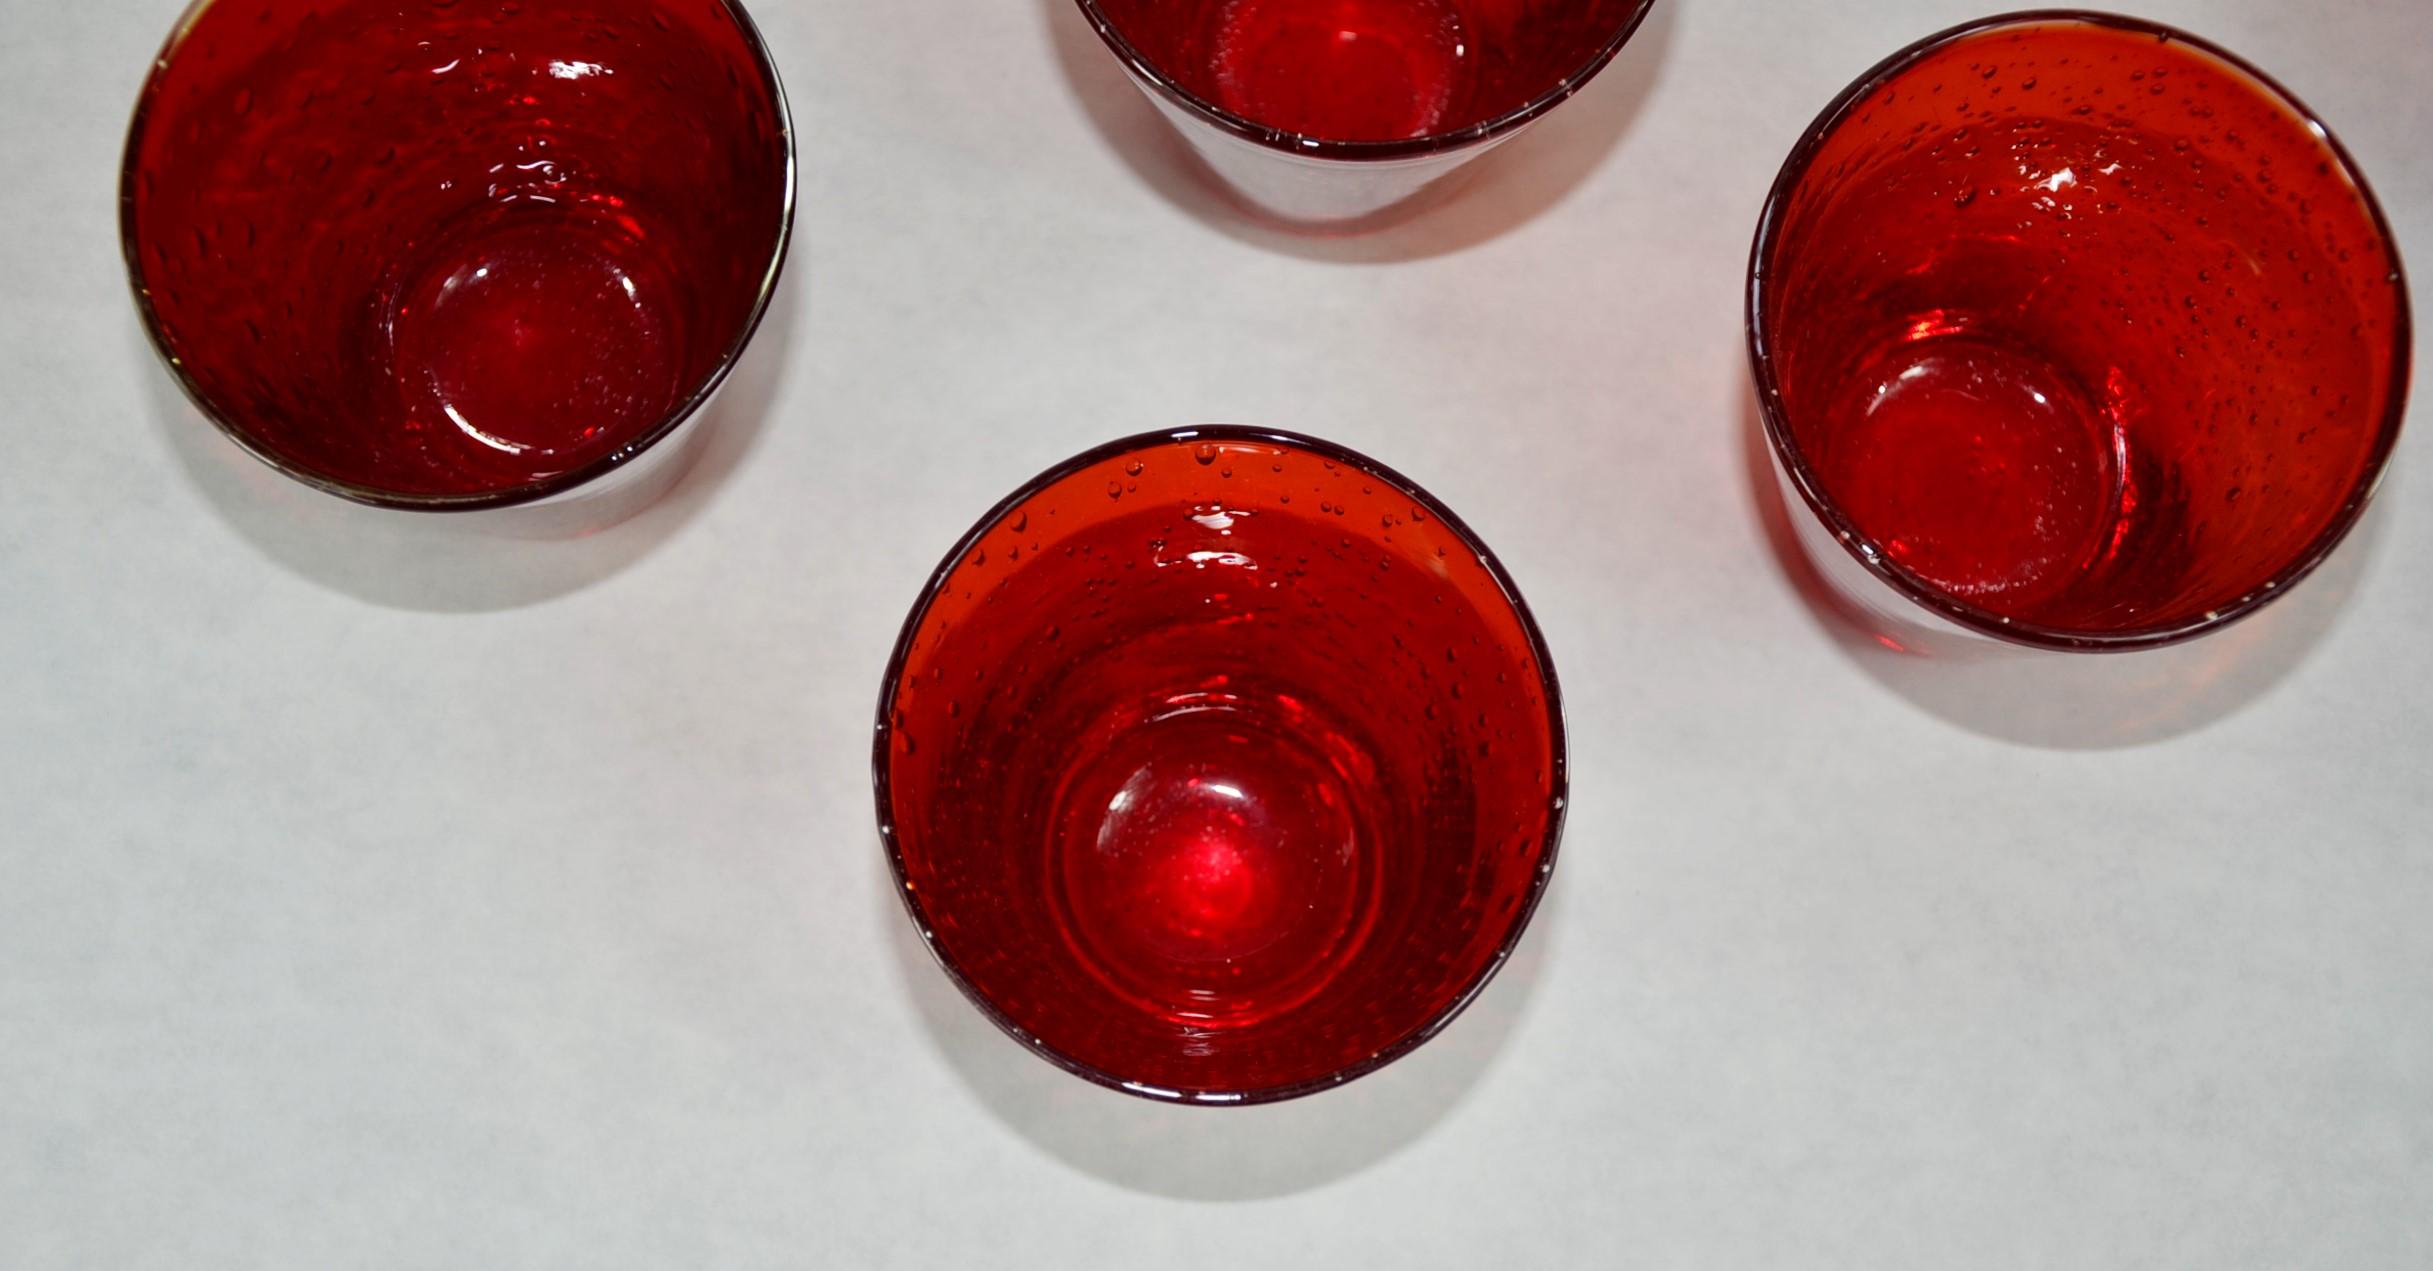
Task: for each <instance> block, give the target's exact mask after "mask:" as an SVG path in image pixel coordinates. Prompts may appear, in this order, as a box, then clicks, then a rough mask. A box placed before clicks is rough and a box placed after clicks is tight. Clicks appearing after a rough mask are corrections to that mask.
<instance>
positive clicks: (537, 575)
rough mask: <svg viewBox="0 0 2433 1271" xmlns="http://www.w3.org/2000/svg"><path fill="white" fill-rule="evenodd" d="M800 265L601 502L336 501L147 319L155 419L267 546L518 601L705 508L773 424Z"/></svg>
mask: <svg viewBox="0 0 2433 1271" xmlns="http://www.w3.org/2000/svg"><path fill="white" fill-rule="evenodd" d="M801 278H802V271H800V270H794V271H789V272H788V273H787V274H786V275H785V276H784V277H782V278H781V279H780V280H779V282H778V285H777V288H776V290H775V292H774V293H773V294H772V296H771V299H770V303H769V308H768V310H767V312H766V314H765V315H764V316H763V318H762V321H761V328H760V333H759V335H758V336H757V337H756V338H755V339H754V342H753V347H752V348H750V349H746V350H745V351H744V352H743V354H742V355H741V356H740V357H739V359H738V360H737V362H736V364H735V367H734V369H733V371H732V372H731V373H730V374H729V375H728V377H727V379H726V382H725V383H724V384H723V385H722V386H721V387H720V389H719V391H718V393H717V395H716V396H715V397H713V398H712V399H711V400H710V402H709V404H708V405H707V406H706V407H704V408H703V410H702V412H701V414H700V416H699V417H697V418H695V419H694V420H692V421H691V422H690V423H688V424H687V425H685V427H684V429H683V430H682V431H680V432H679V433H678V434H676V436H675V437H673V438H672V439H670V440H669V441H668V442H667V443H666V444H667V445H668V446H671V447H678V448H680V450H679V452H678V453H675V454H672V455H669V456H666V457H665V459H664V460H661V461H659V465H658V466H659V470H658V471H654V472H651V473H649V474H646V481H645V482H644V483H643V484H639V485H634V486H628V487H622V488H618V489H614V490H607V491H604V495H603V498H602V499H600V500H598V501H594V500H591V499H583V500H579V501H575V502H571V503H564V504H541V505H533V506H529V507H524V508H503V509H495V510H492V511H485V512H478V513H472V514H452V513H430V512H408V511H398V510H393V509H388V508H378V507H369V506H365V505H362V504H357V503H351V502H348V501H346V500H343V499H336V498H332V497H330V496H329V495H326V494H323V493H321V492H320V491H318V490H315V489H313V488H311V487H309V486H306V485H304V484H302V483H300V482H297V481H294V480H291V479H289V478H288V477H286V476H284V475H282V474H281V473H279V472H277V471H275V470H274V469H272V468H271V467H270V466H268V465H267V464H264V463H262V462H260V461H258V460H256V459H255V458H254V457H253V456H251V455H249V454H247V453H245V452H244V451H243V450H242V449H240V448H239V447H237V446H235V445H233V444H231V443H230V442H229V440H228V439H227V438H226V437H225V436H223V435H222V434H221V432H220V430H219V429H217V428H215V427H214V426H213V425H212V423H211V421H210V420H208V419H206V418H205V417H204V416H203V414H202V412H201V411H199V410H198V409H196V407H195V406H194V404H193V403H192V402H191V401H189V400H188V399H187V397H186V395H185V393H184V392H183V391H182V390H181V389H180V388H179V386H178V384H177V382H176V380H175V379H174V378H172V377H171V375H170V374H169V372H168V370H167V368H165V367H164V366H163V365H162V364H161V362H160V359H159V358H158V357H156V356H155V355H154V353H153V349H152V346H151V343H150V341H149V339H148V338H147V337H146V336H145V334H144V332H143V329H142V327H141V325H140V323H131V324H130V326H129V347H130V353H129V356H130V357H131V358H133V359H134V361H135V363H136V364H137V365H138V366H140V367H141V368H142V369H141V370H140V371H139V374H140V375H141V376H142V377H143V381H144V389H145V397H146V399H147V402H148V407H149V413H150V415H151V417H152V418H151V423H152V426H153V428H154V429H155V431H157V432H158V433H159V435H160V437H161V440H162V442H163V443H164V444H165V445H166V446H167V447H168V448H169V450H170V452H171V453H173V454H175V455H176V456H177V459H178V464H179V467H180V468H182V469H183V470H184V472H185V474H186V477H187V479H188V481H189V483H190V484H191V485H192V486H193V487H194V489H195V490H196V491H197V492H198V493H199V494H201V495H202V497H203V499H204V501H205V502H206V503H208V504H209V505H210V506H211V508H212V510H213V511H214V512H216V513H217V514H218V515H219V517H220V519H221V520H222V521H224V522H225V523H226V524H227V525H228V526H229V527H230V528H231V529H234V530H235V531H236V532H237V533H238V534H239V535H240V536H241V537H243V538H244V539H245V540H247V541H248V542H249V543H251V544H252V545H253V546H254V547H255V548H256V549H258V550H259V551H261V552H262V554H263V555H265V556H267V557H269V558H271V559H272V560H274V561H277V562H278V563H279V564H280V565H282V566H284V567H285V568H287V569H289V570H291V571H293V572H295V573H296V574H298V575H301V576H302V577H305V578H307V579H310V580H312V581H313V582H314V583H316V584H318V585H320V586H323V587H327V588H330V589H331V590H333V591H338V592H342V593H345V594H347V595H351V596H354V597H356V598H358V599H362V600H366V601H370V602H372V603H374V604H380V605H385V606H388V607H390V608H395V609H407V610H423V611H430V612H439V613H465V612H482V611H492V610H502V609H515V608H520V607H523V606H525V605H530V604H535V603H538V602H540V601H544V600H548V599H550V598H552V597H556V596H561V595H565V594H567V593H570V592H573V591H577V590H580V589H581V588H583V587H586V586H589V585H590V584H592V583H595V582H598V581H600V580H601V579H603V578H607V577H609V576H611V575H613V574H615V573H617V572H618V571H620V570H622V569H624V568H626V567H627V566H629V565H631V564H633V563H634V562H635V561H637V560H640V559H641V558H642V557H644V556H646V555H648V554H649V553H650V552H651V551H652V550H653V549H654V548H656V547H657V546H658V545H659V544H660V543H662V542H665V541H666V540H667V539H668V537H669V536H671V535H673V534H674V533H675V532H676V531H677V530H678V529H680V528H681V527H682V526H683V525H684V524H685V523H687V522H688V521H690V520H691V519H692V517H693V516H695V515H696V514H698V513H699V512H700V510H701V509H702V508H704V507H706V506H707V505H708V504H709V503H710V502H711V501H712V500H713V499H714V498H715V497H716V494H717V491H718V489H719V488H720V487H721V486H722V485H723V484H724V483H725V481H726V479H727V477H728V476H729V475H731V474H732V473H733V472H734V470H735V469H736V467H737V466H739V465H740V464H741V463H742V462H743V459H744V457H745V456H746V455H747V454H748V453H749V452H750V451H751V450H752V448H753V446H754V444H755V443H756V442H757V440H758V438H759V436H760V432H761V430H762V429H763V428H764V427H766V426H767V423H768V419H769V415H770V412H771V409H772V407H773V405H774V403H775V401H776V399H777V394H778V391H779V389H780V387H781V385H782V382H783V379H784V375H785V367H786V358H787V350H788V346H790V345H791V344H792V342H793V332H794V330H795V327H796V323H797V318H798V314H799V310H800V305H801V303H802V302H801V296H800V288H801V287H802V286H803V285H804V284H803V283H802V281H801Z"/></svg>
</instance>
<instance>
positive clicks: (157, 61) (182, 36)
mask: <svg viewBox="0 0 2433 1271" xmlns="http://www.w3.org/2000/svg"><path fill="white" fill-rule="evenodd" d="M218 2H219V0H193V3H191V4H189V5H188V6H187V7H186V10H185V12H183V13H182V14H180V15H179V16H178V20H177V25H176V26H175V27H173V28H172V29H171V30H170V32H169V38H168V39H167V40H166V41H165V42H163V43H162V45H161V48H160V52H159V53H157V54H155V55H154V56H153V59H152V69H151V71H150V72H149V73H147V74H146V75H145V76H144V83H143V87H142V88H141V89H140V90H138V91H137V93H136V97H135V113H134V117H133V118H132V119H131V120H129V122H128V124H127V139H126V149H125V152H124V154H123V155H122V156H121V159H120V163H119V177H118V246H119V254H120V256H121V257H122V258H123V259H124V260H125V262H126V266H127V288H128V290H129V292H131V293H132V294H133V296H134V298H135V308H136V312H137V315H138V316H139V317H140V318H141V319H142V320H143V328H144V335H145V337H146V339H147V340H148V341H149V342H150V344H151V346H152V351H153V353H154V354H155V355H157V356H158V357H159V358H160V361H161V364H162V365H163V366H164V367H166V368H167V369H168V371H169V376H170V378H171V379H174V380H176V381H177V386H178V389H179V390H180V391H181V392H183V393H184V394H185V397H186V400H187V401H188V402H189V403H191V404H192V405H193V406H194V408H195V409H196V410H197V411H199V412H201V414H202V415H203V417H204V418H205V419H208V420H210V421H211V424H212V426H213V427H215V428H217V429H218V430H219V431H220V433H221V435H223V436H225V437H227V438H228V439H229V440H231V441H233V442H235V443H236V444H237V445H238V447H240V448H241V449H243V450H244V451H245V453H247V454H249V455H252V456H253V457H254V458H255V459H258V460H260V461H261V462H262V463H264V464H265V465H267V466H269V467H270V468H272V469H274V470H276V471H277V472H279V473H280V474H281V475H282V476H286V477H289V478H292V479H293V480H295V481H297V482H300V483H302V484H304V485H307V486H310V487H312V488H313V489H316V490H319V491H321V492H322V493H324V494H331V495H335V496H337V497H339V498H342V499H346V500H348V501H350V502H354V503H360V504H365V505H368V506H371V507H377V508H388V509H393V510H397V511H406V512H481V511H488V510H491V509H496V508H507V507H515V506H518V505H521V504H527V503H537V502H539V501H541V500H543V499H547V498H551V497H553V496H555V495H559V494H564V493H566V492H568V491H570V490H574V489H576V488H578V487H580V486H585V485H588V484H590V483H592V482H593V481H596V480H598V479H600V478H601V477H604V476H607V475H608V474H609V473H611V472H614V471H616V470H617V469H619V468H622V467H624V466H625V465H626V464H628V463H631V462H633V461H634V460H635V459H637V458H639V457H640V456H641V455H642V453H643V452H644V451H646V450H649V449H650V448H652V447H653V446H656V445H658V444H659V443H660V442H662V441H665V440H667V439H668V438H669V437H672V436H674V435H675V434H676V433H677V431H679V430H680V429H682V428H683V427H684V425H685V424H687V423H689V422H690V421H691V420H692V418H693V417H694V416H695V415H698V414H700V413H701V410H702V408H703V407H705V406H707V405H708V404H709V401H710V399H711V398H712V397H714V396H716V395H717V392H718V390H719V388H720V387H721V386H723V385H724V384H725V383H726V379H727V376H728V375H729V374H730V373H732V372H733V371H734V369H735V364H736V363H737V362H738V361H740V360H742V358H743V353H744V350H745V349H746V348H748V347H750V346H751V343H752V337H753V336H755V335H757V334H758V333H759V331H760V324H761V320H762V319H763V318H765V317H766V316H767V315H768V311H769V303H770V301H771V300H773V299H774V298H775V297H776V294H777V283H778V279H779V277H780V276H781V275H782V274H783V273H784V272H785V266H786V256H787V253H788V251H789V250H790V249H791V247H792V245H793V239H794V210H795V202H796V191H795V186H796V184H797V175H798V170H799V159H798V157H797V154H796V146H795V136H794V112H793V108H792V106H791V104H790V103H789V102H788V100H787V97H786V86H785V82H784V80H782V79H781V78H779V76H778V73H777V63H776V61H775V60H774V59H773V58H772V57H771V56H770V55H769V47H768V43H767V41H766V40H765V39H764V38H763V37H762V36H761V33H760V28H759V27H758V26H757V25H755V24H754V23H753V21H752V15H751V14H750V13H748V12H746V11H745V10H744V6H743V0H718V3H719V5H720V6H721V7H723V8H724V9H725V10H726V11H727V12H728V13H729V14H732V15H733V16H734V19H735V27H736V29H737V30H738V31H739V32H741V33H742V35H743V41H744V45H745V47H746V48H747V49H748V50H749V51H750V53H751V55H752V60H753V62H754V63H755V64H756V65H758V67H759V68H760V73H761V76H762V78H763V80H764V82H765V83H766V84H767V85H768V92H769V100H770V102H771V104H772V105H774V106H775V107H776V111H777V135H778V140H779V141H780V142H781V143H782V145H783V146H784V149H785V171H784V173H783V174H782V178H781V181H780V187H781V189H780V195H779V207H778V218H777V236H776V241H775V242H773V243H771V244H770V246H769V267H768V269H767V271H766V272H764V273H763V274H762V275H761V279H760V287H759V290H758V292H757V293H756V294H755V295H754V296H753V298H752V310H751V312H750V313H749V314H747V315H745V318H744V322H743V326H742V327H741V328H739V329H738V330H737V332H736V334H735V338H734V339H733V340H732V341H730V342H729V343H728V344H727V347H726V348H725V349H724V350H723V351H722V352H720V353H719V355H718V361H717V363H716V365H714V366H712V367H711V368H710V371H709V373H708V374H707V375H705V376H703V377H702V378H701V381H700V383H698V384H697V385H695V386H694V387H693V390H692V391H691V392H690V393H689V394H687V395H686V397H685V398H684V400H683V401H681V402H678V403H676V404H675V405H673V406H671V407H669V408H668V409H667V411H666V412H664V413H663V414H662V415H661V416H660V417H659V419H658V420H657V421H656V422H655V423H653V424H652V425H651V426H650V427H649V428H647V429H644V430H643V431H642V432H640V433H637V434H636V435H635V436H634V437H633V439H632V440H630V441H628V442H626V443H625V444H624V445H622V446H619V447H617V448H616V449H615V450H612V451H610V452H608V453H607V454H604V455H600V456H598V457H597V458H594V459H592V460H590V461H588V462H586V463H583V464H580V465H578V466H576V467H573V468H569V469H567V470H566V471H564V472H560V473H556V474H553V475H551V476H547V477H543V478H541V479H539V480H537V481H527V482H524V483H522V484H520V485H515V486H509V487H507V488H505V489H501V490H488V491H482V492H479V493H473V494H415V493H410V492H406V491H399V490H388V489H382V488H381V487H378V486H370V485H364V484H362V483H360V482H354V481H347V480H343V479H341V478H338V477H333V476H330V475H328V474H326V473H320V472H314V471H312V470H310V469H308V468H306V467H304V466H302V465H300V464H297V463H294V462H292V461H290V460H288V459H287V458H285V457H284V456H282V455H280V454H279V453H278V452H276V451H275V450H273V449H271V448H270V447H269V446H266V445H263V444H262V443H260V442H259V441H257V440H255V439H254V438H252V437H250V436H248V435H247V434H246V433H245V431H244V430H243V429H241V428H239V427H237V426H236V424H235V423H233V422H232V421H230V420H229V419H228V418H227V416H226V415H224V414H223V413H222V412H221V411H220V409H219V408H218V407H217V406H215V405H213V404H212V403H211V401H210V400H209V399H208V398H206V397H205V396H204V395H203V393H202V391H201V390H200V389H199V388H197V387H196V386H195V383H194V381H193V379H192V378H191V377H190V376H188V375H187V373H186V368H185V366H184V365H183V364H182V363H180V362H179V360H178V359H177V357H176V356H175V355H174V354H172V353H171V352H170V350H169V346H168V343H167V341H166V340H164V339H163V338H162V336H161V330H160V315H159V313H158V312H157V311H156V310H155V309H154V308H153V305H152V297H151V294H150V293H149V292H148V291H147V290H146V289H145V287H144V284H143V281H142V279H143V273H142V270H143V261H142V254H141V246H142V245H141V243H140V242H139V241H138V236H137V234H136V227H135V185H136V179H137V172H136V165H137V157H136V156H137V153H138V151H139V150H140V148H141V146H142V143H143V141H144V139H145V136H146V129H147V127H148V126H149V125H150V123H151V122H152V106H153V102H154V98H155V96H156V95H157V93H158V91H159V89H160V82H161V77H162V76H163V75H164V74H166V73H167V72H168V70H169V64H170V62H171V61H172V60H173V59H174V58H175V56H176V54H177V52H178V49H179V46H181V45H183V44H184V43H185V41H186V37H187V36H188V35H190V34H192V33H193V31H194V28H195V26H196V24H197V23H199V22H200V21H201V20H202V18H203V15H204V14H205V12H207V11H208V10H209V9H210V8H211V7H212V6H213V5H215V4H217V3H218Z"/></svg>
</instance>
